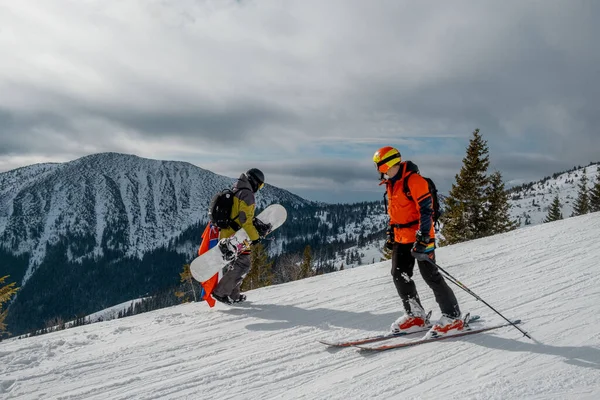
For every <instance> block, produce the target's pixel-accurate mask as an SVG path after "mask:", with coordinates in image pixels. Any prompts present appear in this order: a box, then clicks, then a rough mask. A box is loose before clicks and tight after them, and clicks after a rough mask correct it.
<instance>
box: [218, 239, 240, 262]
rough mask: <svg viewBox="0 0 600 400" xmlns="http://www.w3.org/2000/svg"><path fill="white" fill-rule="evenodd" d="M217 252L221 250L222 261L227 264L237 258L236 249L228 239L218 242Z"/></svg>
mask: <svg viewBox="0 0 600 400" xmlns="http://www.w3.org/2000/svg"><path fill="white" fill-rule="evenodd" d="M219 250H221V253H222V254H223V260H225V261H227V262H231V261H233V260H235V258H236V256H237V251H236V250H237V249H236V247H235V245H234V244H233V243H231V240H229V239H221V240H219Z"/></svg>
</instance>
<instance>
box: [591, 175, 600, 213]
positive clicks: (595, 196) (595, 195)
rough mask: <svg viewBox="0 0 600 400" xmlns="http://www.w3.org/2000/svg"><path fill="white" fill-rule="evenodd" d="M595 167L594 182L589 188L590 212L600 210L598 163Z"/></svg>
mask: <svg viewBox="0 0 600 400" xmlns="http://www.w3.org/2000/svg"><path fill="white" fill-rule="evenodd" d="M597 168H598V169H597V171H596V183H595V184H594V186H593V187H592V189H591V190H590V212H597V211H600V165H598V166H597Z"/></svg>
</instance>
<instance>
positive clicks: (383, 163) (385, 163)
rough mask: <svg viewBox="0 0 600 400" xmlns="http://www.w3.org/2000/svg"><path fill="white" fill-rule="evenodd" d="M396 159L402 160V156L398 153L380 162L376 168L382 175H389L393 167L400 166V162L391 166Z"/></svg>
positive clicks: (376, 164)
mask: <svg viewBox="0 0 600 400" xmlns="http://www.w3.org/2000/svg"><path fill="white" fill-rule="evenodd" d="M396 158H400V154H398V153H396V154H392V155H391V156H389V157H386V158H384V159H383V160H380V161H379V162H377V163H375V167H376V168H377V171H379V172H381V173H382V174H385V173H387V172H388V170H389V169H390V168H391V167H393V166H394V165H396V164H398V162H395V163H392V164H391V165H390V164H388V163H389V162H390V161H392V160H394V159H396Z"/></svg>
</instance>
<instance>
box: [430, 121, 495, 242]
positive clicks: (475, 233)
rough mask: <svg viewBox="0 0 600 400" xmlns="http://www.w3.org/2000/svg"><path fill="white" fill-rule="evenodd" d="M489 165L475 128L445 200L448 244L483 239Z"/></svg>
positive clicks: (445, 228)
mask: <svg viewBox="0 0 600 400" xmlns="http://www.w3.org/2000/svg"><path fill="white" fill-rule="evenodd" d="M489 163H490V161H489V156H488V147H487V142H486V141H485V140H483V138H482V137H481V135H480V134H479V129H475V131H474V132H473V137H472V138H471V140H470V142H469V146H468V147H467V155H466V156H465V158H463V166H462V168H461V170H460V172H459V173H458V174H457V175H456V182H455V183H454V184H452V189H451V190H450V194H449V196H448V198H447V199H446V207H445V210H444V215H443V217H442V222H443V225H444V227H443V229H442V234H443V236H444V237H445V241H446V242H447V243H448V244H453V243H459V242H462V241H466V240H472V239H477V238H480V237H483V236H485V229H486V228H485V221H484V219H485V215H484V214H485V213H484V211H485V210H484V206H485V197H486V196H485V188H486V187H487V185H488V182H489V178H488V177H487V175H486V172H487V168H488V166H489Z"/></svg>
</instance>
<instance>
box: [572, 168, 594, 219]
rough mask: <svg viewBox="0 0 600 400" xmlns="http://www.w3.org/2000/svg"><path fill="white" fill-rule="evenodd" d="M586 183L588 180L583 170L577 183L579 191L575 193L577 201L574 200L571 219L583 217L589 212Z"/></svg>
mask: <svg viewBox="0 0 600 400" xmlns="http://www.w3.org/2000/svg"><path fill="white" fill-rule="evenodd" d="M587 183H588V179H587V174H586V172H585V168H584V169H583V175H582V176H581V180H580V181H579V191H578V192H577V199H576V200H575V205H574V206H573V214H572V215H571V216H572V217H574V216H577V215H584V214H587V213H589V212H590V199H589V194H588V188H587Z"/></svg>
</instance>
